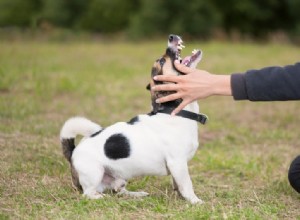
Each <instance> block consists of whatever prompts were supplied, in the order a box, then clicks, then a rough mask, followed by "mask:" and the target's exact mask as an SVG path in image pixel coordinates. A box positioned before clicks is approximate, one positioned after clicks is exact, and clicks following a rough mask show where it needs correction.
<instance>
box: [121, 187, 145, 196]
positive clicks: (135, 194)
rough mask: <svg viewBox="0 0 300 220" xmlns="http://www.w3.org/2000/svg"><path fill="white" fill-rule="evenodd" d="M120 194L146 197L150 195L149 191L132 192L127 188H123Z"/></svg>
mask: <svg viewBox="0 0 300 220" xmlns="http://www.w3.org/2000/svg"><path fill="white" fill-rule="evenodd" d="M118 195H126V196H131V197H145V196H148V195H149V193H147V192H131V191H128V190H126V189H123V190H121V191H120V192H119V193H118Z"/></svg>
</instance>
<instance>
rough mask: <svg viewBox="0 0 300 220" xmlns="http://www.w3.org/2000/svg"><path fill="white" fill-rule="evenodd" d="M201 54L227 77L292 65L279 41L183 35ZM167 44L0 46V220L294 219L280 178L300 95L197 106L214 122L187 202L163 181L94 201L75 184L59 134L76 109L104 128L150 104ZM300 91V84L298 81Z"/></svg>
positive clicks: (293, 204) (296, 147) (203, 135)
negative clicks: (136, 195) (193, 201)
mask: <svg viewBox="0 0 300 220" xmlns="http://www.w3.org/2000/svg"><path fill="white" fill-rule="evenodd" d="M186 46H187V49H186V50H185V51H183V54H187V53H188V52H189V51H191V50H192V49H193V48H194V47H195V48H201V49H202V50H203V51H204V58H203V62H202V63H201V65H200V66H201V68H204V69H206V70H209V71H211V72H214V73H218V74H221V73H232V72H239V71H241V72H242V71H245V70H247V69H249V68H260V67H264V66H268V65H284V64H290V63H294V62H296V61H299V58H300V53H299V48H296V47H295V46H292V45H279V44H261V45H260V44H233V43H216V42H208V43H203V42H190V43H188V42H186ZM164 49H165V41H156V42H144V43H136V44H134V43H125V42H101V41H92V42H76V41H73V42H61V43H55V42H32V41H25V42H24V41H2V42H0V151H1V154H0V167H1V168H0V219H300V208H299V207H300V196H299V195H298V194H296V193H295V192H294V191H293V190H292V189H291V187H290V186H289V183H288V181H287V171H288V167H289V164H290V162H291V161H292V159H293V158H294V157H295V156H296V155H298V154H299V153H300V140H299V133H300V131H299V124H300V117H299V109H300V103H299V102H269V103H254V102H248V101H241V102H235V101H233V100H232V98H230V97H211V98H208V99H206V100H202V101H200V102H199V103H200V107H201V110H202V112H203V113H205V114H207V115H208V116H209V118H210V121H209V123H208V124H207V125H205V126H202V125H200V126H199V136H200V149H199V150H198V152H197V153H196V155H195V157H194V158H193V160H192V161H190V163H189V167H190V173H191V176H192V179H193V183H194V188H195V192H196V194H197V195H198V196H199V197H200V198H202V199H203V200H204V201H205V204H204V205H200V206H192V205H190V204H188V203H187V202H186V201H184V200H183V199H181V198H180V197H179V196H178V195H176V194H175V193H174V192H173V191H172V187H171V184H170V177H141V178H138V179H133V180H130V182H129V189H132V190H144V191H147V192H149V193H150V196H149V197H146V198H143V199H133V198H126V197H118V196H116V195H109V196H107V197H106V198H105V199H103V200H98V201H91V200H87V199H85V198H84V197H82V196H81V195H80V194H79V193H78V192H77V191H75V190H74V189H73V188H72V185H71V181H70V174H69V168H68V164H67V162H66V161H65V159H64V158H63V156H62V153H61V148H60V143H59V131H60V128H61V126H62V124H63V122H64V121H65V120H66V119H67V118H69V117H71V116H75V115H81V116H86V117H88V118H90V119H92V120H94V121H96V122H98V123H100V124H101V125H102V126H107V125H110V124H111V123H114V122H116V121H128V120H129V119H130V118H132V117H133V116H135V115H137V114H139V113H148V112H149V111H150V96H149V92H148V91H147V90H145V86H146V84H147V83H148V82H149V78H150V69H151V66H152V64H153V62H154V60H155V59H156V58H158V57H159V56H160V55H161V54H162V53H163V52H164ZM299 86H300V85H299Z"/></svg>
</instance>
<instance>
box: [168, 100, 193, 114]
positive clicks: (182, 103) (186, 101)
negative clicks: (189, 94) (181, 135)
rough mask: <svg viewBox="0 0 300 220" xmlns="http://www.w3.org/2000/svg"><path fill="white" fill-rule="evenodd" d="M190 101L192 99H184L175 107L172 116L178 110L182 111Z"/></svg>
mask: <svg viewBox="0 0 300 220" xmlns="http://www.w3.org/2000/svg"><path fill="white" fill-rule="evenodd" d="M189 103H190V101H188V100H183V101H182V102H181V103H180V105H179V106H178V107H177V108H175V109H174V110H173V112H172V113H171V115H172V116H175V115H176V114H177V113H178V112H180V111H181V110H182V109H183V108H184V107H185V106H186V105H188V104H189Z"/></svg>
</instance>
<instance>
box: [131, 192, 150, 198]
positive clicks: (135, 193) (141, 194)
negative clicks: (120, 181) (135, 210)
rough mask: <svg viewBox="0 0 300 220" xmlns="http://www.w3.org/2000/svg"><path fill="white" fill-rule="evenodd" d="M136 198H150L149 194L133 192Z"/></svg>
mask: <svg viewBox="0 0 300 220" xmlns="http://www.w3.org/2000/svg"><path fill="white" fill-rule="evenodd" d="M132 193H133V196H134V197H145V196H149V193H147V192H132Z"/></svg>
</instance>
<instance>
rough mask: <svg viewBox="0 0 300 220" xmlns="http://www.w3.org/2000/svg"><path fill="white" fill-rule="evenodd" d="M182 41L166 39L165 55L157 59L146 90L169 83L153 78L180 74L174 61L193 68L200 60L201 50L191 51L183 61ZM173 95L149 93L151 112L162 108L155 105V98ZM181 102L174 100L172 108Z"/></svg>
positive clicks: (172, 36) (166, 92)
mask: <svg viewBox="0 0 300 220" xmlns="http://www.w3.org/2000/svg"><path fill="white" fill-rule="evenodd" d="M182 43H183V41H182V39H181V38H180V37H179V36H177V35H173V34H171V35H170V36H169V39H168V47H167V49H166V52H165V54H164V55H163V56H162V57H160V58H159V59H157V60H156V61H155V62H154V64H153V67H152V71H151V81H150V84H149V85H148V86H147V89H149V90H150V91H151V89H150V88H151V87H152V86H154V85H158V84H162V83H169V82H159V81H155V80H153V77H154V76H157V75H176V76H177V75H180V74H182V73H181V72H179V71H178V70H177V69H176V68H175V66H174V61H175V60H179V61H180V62H181V63H183V64H184V65H186V66H188V67H191V68H195V67H196V66H197V64H198V63H199V62H200V60H201V58H202V52H201V50H193V52H192V55H190V56H187V57H185V58H184V59H182V58H181V51H182V49H183V48H184V45H183V44H182ZM172 93H174V92H173V91H158V92H153V91H151V99H152V107H153V111H154V112H157V111H158V110H160V108H161V107H162V104H159V103H156V102H155V100H156V99H157V98H160V97H163V96H166V95H170V94H172ZM181 102H182V100H181V99H178V100H175V101H173V102H172V105H174V106H173V107H176V106H178V105H179V104H180V103H181Z"/></svg>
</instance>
